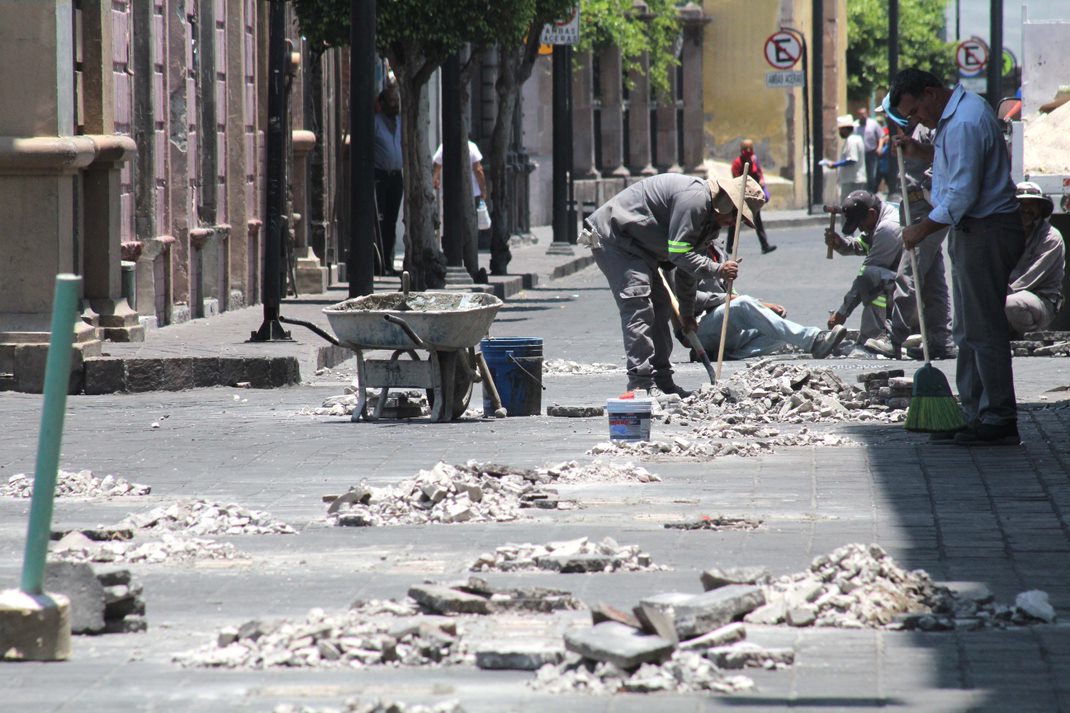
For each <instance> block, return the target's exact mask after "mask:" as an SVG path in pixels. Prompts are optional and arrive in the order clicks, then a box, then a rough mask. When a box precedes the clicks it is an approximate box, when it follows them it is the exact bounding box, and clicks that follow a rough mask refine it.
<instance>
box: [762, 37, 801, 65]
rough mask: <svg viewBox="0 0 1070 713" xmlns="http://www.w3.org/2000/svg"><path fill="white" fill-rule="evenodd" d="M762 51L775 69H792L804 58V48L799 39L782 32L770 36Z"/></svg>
mask: <svg viewBox="0 0 1070 713" xmlns="http://www.w3.org/2000/svg"><path fill="white" fill-rule="evenodd" d="M762 51H763V53H764V54H765V61H766V62H768V63H769V66H770V67H772V68H773V69H791V68H792V67H794V66H795V64H796V63H797V62H798V61H799V58H800V57H802V52H803V48H802V44H801V43H800V42H799V38H798V37H796V36H795V35H793V34H792V33H790V32H783V31H781V32H774V33H773V34H771V35H769V39H767V40H766V41H765V47H764V49H763V50H762Z"/></svg>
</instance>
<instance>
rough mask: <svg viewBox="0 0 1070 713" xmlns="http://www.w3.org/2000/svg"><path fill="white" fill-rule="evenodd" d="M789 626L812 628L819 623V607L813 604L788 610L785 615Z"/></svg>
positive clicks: (801, 605)
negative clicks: (815, 623) (816, 622)
mask: <svg viewBox="0 0 1070 713" xmlns="http://www.w3.org/2000/svg"><path fill="white" fill-rule="evenodd" d="M785 618H786V619H787V621H788V626H812V625H813V623H814V622H815V621H817V607H815V606H814V605H813V604H800V605H799V606H796V607H791V608H790V609H788V613H787V614H786V615H785Z"/></svg>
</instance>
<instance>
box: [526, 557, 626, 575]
mask: <svg viewBox="0 0 1070 713" xmlns="http://www.w3.org/2000/svg"><path fill="white" fill-rule="evenodd" d="M615 559H617V558H615V557H612V556H610V555H599V554H574V555H546V556H545V557H539V558H538V559H536V560H535V564H537V565H538V566H539V569H548V570H550V571H552V572H560V573H562V574H576V573H589V572H604V571H605V570H606V568H607V567H612V566H613V562H614V560H615Z"/></svg>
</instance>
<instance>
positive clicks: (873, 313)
mask: <svg viewBox="0 0 1070 713" xmlns="http://www.w3.org/2000/svg"><path fill="white" fill-rule="evenodd" d="M897 279H898V276H897V275H896V273H894V272H892V271H891V270H888V269H885V268H883V267H877V266H876V265H870V266H869V267H863V268H862V269H861V270H860V271H859V272H858V277H856V278H855V281H854V288H855V289H856V290H857V291H858V296H859V297H861V298H862V323H861V324H860V325H859V329H858V341H859V343H865V341H866V340H867V339H878V338H880V337H883V336H884V334H885V331H886V330H887V324H888V299H889V298H890V297H891V295H892V293H893V290H894V289H895V285H896V280H897Z"/></svg>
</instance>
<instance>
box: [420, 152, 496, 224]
mask: <svg viewBox="0 0 1070 713" xmlns="http://www.w3.org/2000/svg"><path fill="white" fill-rule="evenodd" d="M468 157H469V159H471V161H472V165H471V167H470V169H471V170H470V171H469V176H471V179H472V195H473V196H474V197H475V200H476V207H477V208H478V207H479V203H480V201H482V200H483V198H484V196H486V195H487V177H486V175H485V174H484V173H483V153H482V152H481V151H480V150H479V147H478V146H476V143H475V142H474V141H469V142H468ZM431 163H433V164H434V168H433V169H432V173H431V184H432V185H433V186H434V187H435V190H436V191H437V190H438V189H439V188H440V187H441V186H442V144H439V145H438V148H437V149H435V155H434V156H432V157H431Z"/></svg>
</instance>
